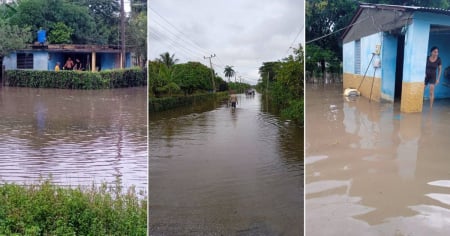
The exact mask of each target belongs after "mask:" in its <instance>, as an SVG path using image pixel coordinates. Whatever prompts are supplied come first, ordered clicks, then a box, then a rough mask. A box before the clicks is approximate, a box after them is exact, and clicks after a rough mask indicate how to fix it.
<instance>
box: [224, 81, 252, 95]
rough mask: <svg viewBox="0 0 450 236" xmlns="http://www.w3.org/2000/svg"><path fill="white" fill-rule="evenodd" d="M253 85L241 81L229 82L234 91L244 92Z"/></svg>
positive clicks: (231, 89)
mask: <svg viewBox="0 0 450 236" xmlns="http://www.w3.org/2000/svg"><path fill="white" fill-rule="evenodd" d="M251 87H252V86H251V85H250V84H246V83H240V82H228V89H229V90H230V91H234V92H236V93H244V92H245V91H247V90H248V89H250V88H251Z"/></svg>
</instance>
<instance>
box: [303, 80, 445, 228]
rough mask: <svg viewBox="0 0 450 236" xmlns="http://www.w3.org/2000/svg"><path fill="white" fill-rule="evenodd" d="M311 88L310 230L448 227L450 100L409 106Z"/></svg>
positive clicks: (332, 87)
mask: <svg viewBox="0 0 450 236" xmlns="http://www.w3.org/2000/svg"><path fill="white" fill-rule="evenodd" d="M306 91H307V92H306V120H305V121H306V124H305V127H306V142H305V143H306V146H305V150H306V158H305V164H306V177H305V178H306V179H305V212H306V215H305V219H306V220H305V224H306V228H305V233H306V235H450V138H449V134H450V100H438V101H435V105H434V106H433V110H432V111H430V110H429V108H428V101H426V102H425V103H424V104H425V107H424V109H423V112H422V113H411V114H409V113H400V112H399V111H400V105H399V104H397V103H395V104H386V103H376V102H371V103H370V102H369V101H368V99H367V98H363V97H359V98H355V99H351V100H347V99H345V98H344V97H343V95H342V84H326V85H311V84H308V85H307V88H306Z"/></svg>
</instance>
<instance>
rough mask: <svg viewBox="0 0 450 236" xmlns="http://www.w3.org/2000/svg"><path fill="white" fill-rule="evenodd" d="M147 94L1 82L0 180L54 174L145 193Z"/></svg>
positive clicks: (57, 178)
mask: <svg viewBox="0 0 450 236" xmlns="http://www.w3.org/2000/svg"><path fill="white" fill-rule="evenodd" d="M146 94H147V91H146V88H145V87H139V88H127V89H113V90H94V91H92V90H91V91H85V90H65V89H34V88H12V87H0V182H15V183H32V182H35V181H37V180H38V179H39V178H40V177H41V176H42V177H43V178H48V177H49V176H50V175H51V176H52V180H53V182H54V183H56V184H59V185H71V186H78V185H92V184H93V183H95V184H100V183H108V184H117V183H121V185H122V187H125V188H128V187H131V186H132V185H134V186H135V187H136V189H137V190H143V191H146V189H147V156H148V152H147V114H146V110H147V109H146V106H147V104H146V101H147V95H146ZM118 181H120V182H118Z"/></svg>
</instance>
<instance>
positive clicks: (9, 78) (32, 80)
mask: <svg viewBox="0 0 450 236" xmlns="http://www.w3.org/2000/svg"><path fill="white" fill-rule="evenodd" d="M5 85H7V86H12V87H31V88H61V89H107V88H124V87H136V86H144V85H147V78H146V73H145V70H143V69H141V68H132V69H118V70H106V71H101V72H90V71H36V70H8V71H6V80H5Z"/></svg>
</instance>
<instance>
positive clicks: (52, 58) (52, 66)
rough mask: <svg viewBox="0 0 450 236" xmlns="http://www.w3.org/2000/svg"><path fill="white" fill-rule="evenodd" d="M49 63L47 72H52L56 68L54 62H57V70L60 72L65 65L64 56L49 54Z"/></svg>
mask: <svg viewBox="0 0 450 236" xmlns="http://www.w3.org/2000/svg"><path fill="white" fill-rule="evenodd" d="M49 58H50V59H49V61H48V68H47V70H54V69H55V66H56V62H59V68H60V69H61V70H62V67H63V65H64V63H65V61H64V55H63V54H62V53H54V52H52V53H49Z"/></svg>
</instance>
